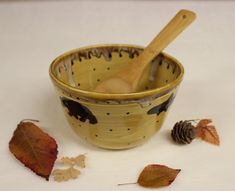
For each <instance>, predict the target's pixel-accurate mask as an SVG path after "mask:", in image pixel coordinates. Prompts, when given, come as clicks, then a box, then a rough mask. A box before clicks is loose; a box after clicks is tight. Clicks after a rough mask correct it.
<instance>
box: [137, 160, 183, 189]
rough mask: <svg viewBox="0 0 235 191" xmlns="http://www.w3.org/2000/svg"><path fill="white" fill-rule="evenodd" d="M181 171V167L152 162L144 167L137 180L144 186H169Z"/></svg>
mask: <svg viewBox="0 0 235 191" xmlns="http://www.w3.org/2000/svg"><path fill="white" fill-rule="evenodd" d="M179 172H180V169H172V168H169V167H167V166H164V165H159V164H151V165H148V166H146V167H145V168H144V169H143V171H142V172H141V174H140V175H139V178H138V181H137V182H138V184H139V185H141V186H143V187H151V188H159V187H163V186H169V185H170V184H171V183H172V182H173V181H174V180H175V178H176V176H177V175H178V173H179Z"/></svg>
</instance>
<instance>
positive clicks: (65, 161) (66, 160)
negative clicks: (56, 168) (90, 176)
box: [60, 157, 74, 166]
mask: <svg viewBox="0 0 235 191" xmlns="http://www.w3.org/2000/svg"><path fill="white" fill-rule="evenodd" d="M60 162H61V163H62V164H65V165H69V166H73V165H74V164H73V160H72V158H70V157H62V158H61V159H60Z"/></svg>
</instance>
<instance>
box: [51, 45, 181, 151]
mask: <svg viewBox="0 0 235 191" xmlns="http://www.w3.org/2000/svg"><path fill="white" fill-rule="evenodd" d="M142 50H143V47H140V46H135V45H97V46H90V47H84V48H80V49H76V50H72V51H70V52H67V53H65V54H63V55H61V56H59V57H57V58H56V59H55V60H54V61H53V62H52V64H51V66H50V71H49V73H50V77H51V79H52V82H53V84H54V86H55V88H56V89H57V92H58V94H59V98H60V100H61V104H62V107H63V109H64V113H65V116H66V118H67V120H68V122H69V124H70V126H71V127H72V128H73V130H74V131H75V132H76V133H77V134H78V135H79V136H80V137H82V138H83V139H84V140H86V141H88V142H90V143H92V144H94V145H97V146H99V147H102V148H108V149H126V148H131V147H135V146H137V145H139V144H142V143H144V142H145V141H146V140H148V139H149V138H150V137H152V136H153V135H154V134H155V133H156V132H157V131H158V130H159V128H160V127H161V126H162V124H163V121H164V119H165V117H166V114H167V112H168V109H169V106H170V105H171V103H172V102H173V100H174V98H175V95H176V92H177V89H178V86H179V84H180V82H181V81H182V79H183V74H184V69H183V66H182V65H181V64H180V63H179V62H178V61H177V60H176V59H174V58H173V57H171V56H169V55H167V54H165V53H162V54H161V55H159V56H158V57H156V58H155V59H154V60H153V61H152V63H151V64H149V66H148V67H147V68H146V70H145V71H144V73H143V76H142V77H141V79H140V82H139V86H138V88H137V92H135V93H130V94H107V93H105V94H104V93H97V92H94V91H92V90H93V89H94V88H95V87H96V86H97V84H98V83H99V82H100V81H102V80H105V79H106V78H108V77H110V76H112V75H114V74H115V73H116V72H117V71H119V70H121V69H124V68H125V67H126V66H127V65H128V64H129V63H130V61H131V59H135V58H136V57H137V56H138V55H139V54H140V52H141V51H142ZM130 75H131V74H130Z"/></svg>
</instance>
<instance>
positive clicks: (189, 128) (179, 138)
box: [171, 120, 196, 144]
mask: <svg viewBox="0 0 235 191" xmlns="http://www.w3.org/2000/svg"><path fill="white" fill-rule="evenodd" d="M171 137H172V139H173V140H174V141H175V142H177V143H179V144H189V143H191V142H192V140H193V139H194V138H195V137H196V131H195V127H194V126H193V125H192V124H191V123H190V122H189V121H187V120H186V121H179V122H177V123H176V124H175V125H174V127H173V129H172V130H171Z"/></svg>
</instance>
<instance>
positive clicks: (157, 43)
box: [128, 10, 196, 86]
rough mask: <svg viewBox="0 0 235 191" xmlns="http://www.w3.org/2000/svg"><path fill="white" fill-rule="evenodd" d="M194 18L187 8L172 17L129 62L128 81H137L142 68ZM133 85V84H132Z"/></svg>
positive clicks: (194, 15)
mask: <svg viewBox="0 0 235 191" xmlns="http://www.w3.org/2000/svg"><path fill="white" fill-rule="evenodd" d="M195 18H196V14H195V13H194V12H192V11H189V10H180V11H179V12H178V13H177V14H176V15H175V16H174V17H173V19H172V20H171V21H170V22H169V23H168V24H167V25H166V26H165V27H164V28H163V29H162V31H161V32H160V33H159V34H158V35H157V36H156V37H155V38H154V39H153V40H152V41H151V42H150V43H149V45H148V46H147V47H146V48H145V49H144V51H143V52H142V53H141V54H140V56H139V57H138V58H137V59H136V60H133V62H132V63H131V65H130V67H131V75H130V74H129V79H128V80H129V81H132V82H134V81H135V82H136V83H135V86H136V85H137V83H138V80H139V78H140V77H141V74H142V72H143V70H144V68H145V67H146V66H147V65H148V64H149V63H150V62H151V61H152V60H153V58H155V57H156V56H157V55H158V54H159V53H161V51H162V50H163V49H164V48H165V47H167V45H168V44H169V43H170V42H172V41H173V40H174V39H175V38H176V37H177V36H178V35H179V34H180V33H181V32H182V31H183V30H184V29H185V28H187V27H188V26H189V25H190V24H191V23H192V22H193V21H194V19H195ZM133 85H134V84H133Z"/></svg>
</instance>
